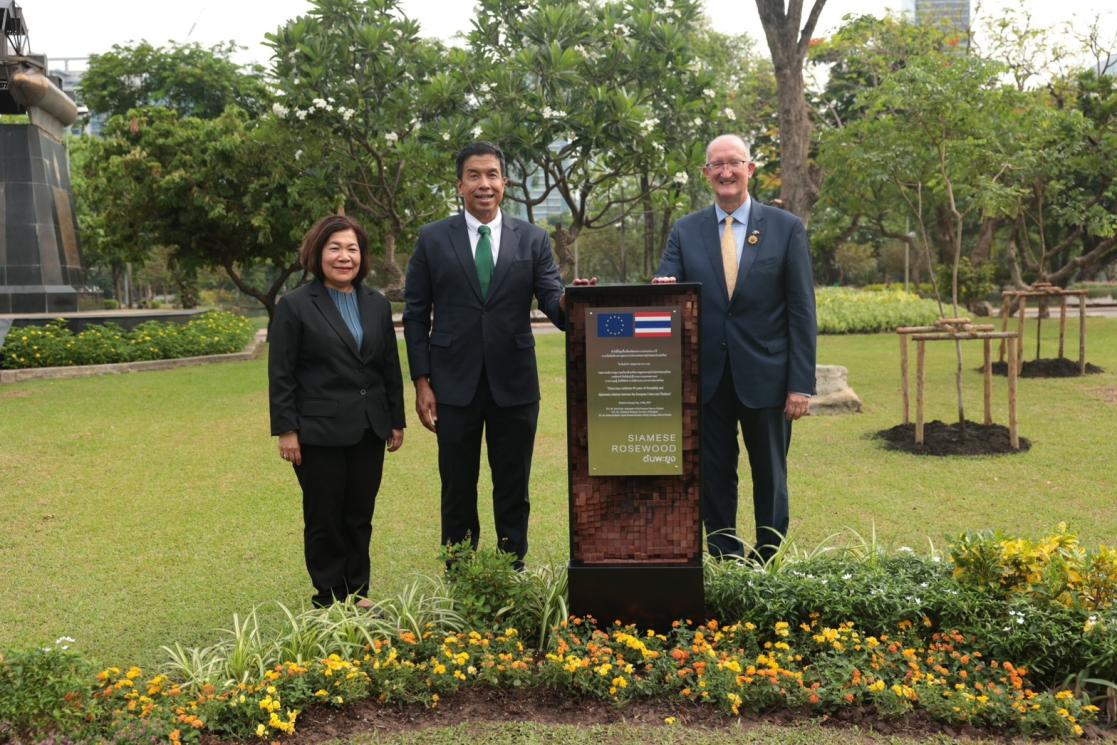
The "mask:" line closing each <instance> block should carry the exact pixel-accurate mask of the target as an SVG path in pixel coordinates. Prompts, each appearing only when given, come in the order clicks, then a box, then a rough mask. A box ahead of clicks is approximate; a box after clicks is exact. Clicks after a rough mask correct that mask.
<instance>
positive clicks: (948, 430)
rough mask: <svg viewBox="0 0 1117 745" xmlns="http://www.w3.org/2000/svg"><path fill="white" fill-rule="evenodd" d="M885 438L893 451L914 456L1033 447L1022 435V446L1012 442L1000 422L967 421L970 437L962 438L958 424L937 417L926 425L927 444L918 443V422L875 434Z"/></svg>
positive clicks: (925, 436)
mask: <svg viewBox="0 0 1117 745" xmlns="http://www.w3.org/2000/svg"><path fill="white" fill-rule="evenodd" d="M873 437H874V438H876V439H880V440H884V442H885V447H887V448H888V449H889V450H902V451H904V452H905V453H912V454H913V455H1002V454H1005V453H1022V452H1024V451H1025V450H1028V449H1029V448H1031V447H1032V443H1030V442H1029V441H1028V440H1026V439H1025V438H1023V437H1021V438H1020V449H1019V450H1014V449H1013V447H1012V445H1011V444H1010V443H1009V438H1008V427H1005V426H1003V425H1000V424H978V423H977V422H971V421H969V420H968V419H967V420H966V436H965V437H962V435H961V433H960V432H959V430H958V424H957V423H954V424H946V423H944V422H941V421H939V420H938V419H936V420H935V421H933V422H925V423H924V425H923V444H922V445H916V444H915V424H914V423H913V424H897V425H896V426H895V427H893V428H891V429H882V430H881V431H880V432H877V433H875V434H874V435H873Z"/></svg>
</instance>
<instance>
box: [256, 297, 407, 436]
mask: <svg viewBox="0 0 1117 745" xmlns="http://www.w3.org/2000/svg"><path fill="white" fill-rule="evenodd" d="M355 292H356V293H357V305H358V308H359V309H360V314H361V324H362V326H363V327H364V342H363V343H362V344H361V347H360V349H358V348H357V342H356V341H355V340H354V339H353V334H352V333H350V331H349V328H348V327H347V326H346V325H345V321H344V320H342V318H341V313H340V312H339V311H338V309H337V306H336V305H334V302H333V300H332V299H331V298H330V294H329V292H328V291H327V290H326V287H325V285H323V284H322V283H321V282H320V281H315V282H312V283H310V284H307V285H303V286H302V287H299V288H298V289H296V290H293V291H292V292H289V293H287V294H286V295H284V296H283V297H282V299H281V300H280V302H279V304H278V305H276V308H275V317H274V318H273V319H272V322H271V329H270V330H269V332H268V342H269V350H268V383H269V385H268V393H269V398H270V402H271V432H272V434H273V435H281V434H283V433H285V432H291V431H297V432H298V433H299V442H300V444H306V445H327V446H335V447H343V446H347V445H355V444H356V443H357V442H359V441H360V439H361V437H362V436H363V434H364V431H365V430H366V429H371V430H372V431H373V432H374V433H376V436H377V437H379V438H381V439H383V440H387V439H388V437H390V436H391V433H392V430H393V429H403V427H404V425H405V420H404V414H403V376H402V374H401V373H400V366H399V350H398V349H397V347H396V333H395V328H394V327H393V326H392V307H391V305H390V304H389V303H388V300H387V298H385V297H384V296H383V295H381V294H380V293H379V292H376V291H375V290H371V289H369V288H367V287H362V286H358V287H357V288H356V289H355Z"/></svg>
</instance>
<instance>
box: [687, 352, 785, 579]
mask: <svg viewBox="0 0 1117 745" xmlns="http://www.w3.org/2000/svg"><path fill="white" fill-rule="evenodd" d="M783 408H784V407H783V406H774V407H770V408H763V409H750V408H749V407H747V406H745V405H744V404H742V403H741V401H740V399H738V398H737V393H736V391H735V390H734V388H733V376H732V374H731V373H730V369H729V365H728V364H726V366H725V371H724V372H723V373H722V377H721V382H720V383H719V384H718V389H717V392H716V393H715V394H714V397H713V399H711V400H710V401H709V403H706V404H704V405H703V407H702V435H701V439H702V523H703V524H704V525H705V526H706V543H707V545H708V546H709V549H710V554H711V555H712V556H716V557H721V556H730V557H738V558H743V557H744V546H743V544H742V543H741V540H740V539H739V538H738V537H737V494H738V480H737V461H738V460H739V458H740V446H739V445H738V442H737V425H738V424H740V427H741V434H742V437H743V439H744V441H745V450H746V451H748V456H749V467H750V468H751V471H752V507H753V517H754V518H755V521H756V545H755V548H754V550H753V558H756V559H758V560H760V561H766V560H767V559H768V558H769V557H771V556H772V555H773V554H774V553H775V552H776V549H777V548H779V545H780V542H781V540H782V539H783V537H784V536H786V535H787V528H788V525H789V523H790V512H789V506H788V495H787V452H788V449H789V448H790V447H791V422H789V421H787V419H786V417H785V416H784V412H783Z"/></svg>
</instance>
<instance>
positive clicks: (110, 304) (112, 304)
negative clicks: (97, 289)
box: [105, 298, 120, 310]
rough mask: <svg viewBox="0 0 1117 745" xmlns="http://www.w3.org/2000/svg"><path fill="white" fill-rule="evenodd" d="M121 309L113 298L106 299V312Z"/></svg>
mask: <svg viewBox="0 0 1117 745" xmlns="http://www.w3.org/2000/svg"><path fill="white" fill-rule="evenodd" d="M119 307H120V303H119V302H117V301H116V300H113V299H112V298H105V310H116V309H117V308H119Z"/></svg>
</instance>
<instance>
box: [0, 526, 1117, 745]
mask: <svg viewBox="0 0 1117 745" xmlns="http://www.w3.org/2000/svg"><path fill="white" fill-rule="evenodd" d="M978 547H979V548H978ZM834 553H835V554H838V553H840V555H834V556H829V555H826V554H825V553H823V554H821V555H814V556H812V557H809V558H796V557H795V556H791V555H785V556H784V557H782V561H779V560H777V562H776V563H774V564H772V565H770V566H769V567H767V568H764V569H755V568H750V567H746V566H739V565H733V564H713V565H710V567H709V568H708V573H707V585H708V602H709V609H710V610H711V612H713V613H721V614H723V617H732V616H745V617H746V618H742V619H741V620H739V621H737V622H735V623H731V624H722V623H719V622H718V621H715V620H708V621H706V622H705V623H703V624H700V625H696V626H695V625H690V624H688V623H685V622H677V623H676V624H675V625H674V627H673V628H672V629H669V630H663V631H661V632H658V633H657V632H656V631H650V630H642V629H636V628H634V627H631V626H623V625H621V624H620V623H619V622H617V623H613V624H598V623H595V622H594V621H593V619H588V618H569V617H565V618H564V620H562V621H560V622H559V623H556V624H553V625H551V626H549V627H542V626H539V627H537V626H536V625H535V624H534V623H527V626H528V627H530V628H533V629H535V630H534V631H533V630H529V629H528V628H525V631H524V633H521V632H520V631H519V630H517V629H516V628H512V627H509V626H506V625H504V624H503V623H502V621H504V620H507V619H509V618H512V617H515V616H517V615H518V616H519V619H520V621H521V622H522V623H523V622H529V621H530V619H531V618H532V617H537V616H539V614H543V615H544V616H545V615H546V614H547V613H550V612H553V611H554V610H555V609H561V608H562V607H563V602H562V600H561V597H562V594H563V593H562V592H556V590H561V589H562V588H563V587H564V582H565V578H564V577H563V576H562V574H561V572H558V571H556V570H554V569H553V568H541V569H536V570H534V571H531V572H526V573H522V574H521V573H517V572H515V571H513V570H512V568H511V559H510V558H509V557H507V556H505V555H500V554H491V553H486V552H481V553H479V554H476V555H474V556H473V557H467V556H462V555H460V554H459V555H458V559H457V561H458V563H457V564H456V565H455V568H454V570H452V571H451V573H450V575H449V579H448V583H446V582H444V581H443V580H439V579H425V580H420V581H418V582H417V583H416V584H415V585H413V586H412V587H411V588H409V589H408V590H406V591H405V592H403V593H401V594H400V595H398V596H396V597H393V598H386V599H384V600H382V601H380V603H379V604H378V609H377V610H378V612H377V613H375V614H370V613H368V612H366V611H363V610H361V609H359V608H356V607H355V606H354V605H352V604H339V605H335V606H333V607H332V608H329V609H324V610H307V611H304V612H302V613H301V614H295V613H288V621H289V623H288V627H287V628H285V629H284V630H282V631H280V632H278V633H277V634H276V635H275V636H274V637H271V638H268V637H267V636H266V635H265V634H263V633H262V632H261V630H260V629H259V627H258V626H256V623H255V614H250V616H249V618H247V619H245V620H244V621H243V622H241V621H238V620H235V622H234V630H233V631H232V632H230V634H229V636H228V638H227V639H225V640H223V641H222V642H219V643H217V644H215V645H214V646H212V647H208V648H204V649H199V650H183V649H181V648H179V647H177V646H176V647H175V648H173V649H168V652H169V659H170V661H169V662H168V664H167V665H166V667H165V669H162V670H160V671H158V672H156V673H154V674H149V673H145V672H144V671H143V670H140V669H139V668H128V669H125V668H120V667H110V668H108V669H106V670H102V671H100V672H95V671H92V670H90V669H89V667H88V664H87V663H86V662H84V661H83V660H82V658H81V657H80V656H79V655H77V654H75V653H74V652H72V651H70V650H69V649H68V648H67V644H66V643H64V642H68V641H69V640H59V642H57V643H56V644H55V645H51V646H49V647H47V648H45V649H37V650H29V651H15V652H9V653H8V654H7V656H6V657H5V656H0V738H3V736H4V735H5V728H7V734H14V735H15V736H16V737H17V738H23V739H34V738H36V737H41V736H44V735H46V734H47V733H52V732H60V733H63V734H65V735H67V736H73V737H79V738H85V739H97V738H99V737H103V738H108V739H114V740H115V741H133V740H138V739H144V738H150V737H154V738H157V739H160V740H170V741H171V742H175V743H178V742H186V741H198V740H199V739H200V737H201V734H202V733H203V732H212V733H216V734H218V735H222V736H231V737H238V738H248V739H252V738H256V737H262V738H275V737H281V736H283V735H288V734H291V733H293V732H295V730H296V729H297V727H298V726H299V717H300V714H301V712H303V711H304V710H305V709H306V708H307V707H310V706H326V707H343V706H345V705H347V704H349V703H352V702H354V701H358V700H366V699H372V700H375V701H378V702H380V703H382V704H422V705H426V706H432V707H435V706H438V705H439V701H440V700H441V698H442V697H444V696H446V695H447V694H451V693H455V692H461V691H467V690H471V689H476V688H486V687H487V688H531V687H546V688H548V689H550V690H552V691H554V692H559V693H567V694H569V695H572V696H581V697H590V698H594V699H599V700H603V701H609V702H612V703H614V704H616V705H617V706H623V705H625V704H627V703H629V702H632V701H635V700H640V699H643V700H648V699H651V700H662V701H668V702H675V704H676V705H678V706H682V707H684V708H685V707H689V706H695V707H707V706H708V707H713V708H715V709H717V710H719V711H721V712H723V713H724V714H725V715H727V716H748V715H753V714H757V713H761V712H769V711H774V710H781V709H793V710H797V711H802V712H804V714H805V715H807V716H817V715H831V714H839V715H840V713H841V712H842V711H843V710H846V709H854V710H858V711H860V712H868V713H870V714H871V715H872V716H876V717H880V718H896V717H902V716H905V715H907V714H908V713H911V712H921V713H922V714H923V715H924V716H926V717H929V718H931V719H934V720H936V721H939V722H943V723H944V724H949V725H958V724H966V725H972V726H978V727H986V728H991V729H996V730H997V731H999V732H1000V731H1006V730H1007V731H1013V732H1018V733H1021V734H1041V735H1054V736H1060V737H1065V736H1077V735H1082V734H1084V729H1083V723H1086V722H1090V721H1093V720H1096V719H1097V717H1098V715H1099V708H1098V704H1099V703H1105V704H1107V705H1108V706H1112V704H1113V699H1114V696H1113V693H1112V691H1113V687H1112V684H1110V683H1106V682H1105V681H1104V680H1102V678H1105V677H1109V678H1110V679H1113V678H1114V677H1117V676H1115V673H1117V656H1115V655H1114V651H1115V650H1117V614H1115V609H1114V604H1113V593H1112V590H1113V588H1114V587H1115V586H1117V574H1106V575H1104V576H1103V575H1102V571H1103V567H1104V566H1106V565H1107V564H1106V562H1108V561H1109V558H1110V557H1111V556H1112V552H1111V551H1110V550H1109V549H1106V548H1105V547H1101V548H1099V549H1098V550H1096V551H1085V550H1083V549H1081V548H1079V547H1078V546H1077V542H1076V541H1075V540H1074V537H1073V536H1072V535H1071V534H1069V533H1068V532H1067V531H1066V530H1065V529H1063V528H1060V530H1059V531H1058V532H1057V533H1056V534H1055V535H1053V536H1049V537H1047V538H1045V539H1043V540H1041V541H1035V542H1032V541H1022V540H1020V539H1012V538H1008V537H1004V536H998V535H996V534H976V535H970V536H964V537H961V538H959V540H958V541H956V542H955V543H954V544H953V546H952V550H951V553H952V557H953V558H952V559H950V560H938V561H936V557H935V556H931V557H927V558H924V557H917V556H915V555H913V554H912V553H911V552H910V551H900V552H897V553H895V554H887V553H885V552H882V551H878V550H849V549H847V550H846V551H844V552H834ZM975 556H984V557H985V564H984V565H983V566H984V567H985V568H986V569H988V568H989V567H992V566H1000V567H1001V568H1002V569H1004V570H1005V572H1004V573H1003V574H1002V575H1001V576H1002V577H1003V578H1004V581H1001V580H998V582H997V583H996V586H992V587H991V586H990V585H989V583H988V573H987V572H986V573H982V572H978V571H976V567H977V563H976V559H975V558H974V557H975ZM501 572H504V574H501ZM1060 573H1063V574H1062V580H1060V578H1059V577H1060ZM490 580H495V581H496V584H497V585H499V586H501V587H502V588H503V590H502V592H504V593H505V594H506V595H507V596H508V597H510V598H514V600H512V601H511V603H506V604H504V605H500V606H497V605H494V604H492V603H490V602H487V600H491V598H487V597H485V596H483V595H479V594H478V592H477V590H478V589H480V590H481V591H482V593H484V592H487V587H488V586H489V585H488V582H489V581H490ZM1066 580H1072V581H1070V582H1068V581H1066ZM1049 583H1054V584H1053V585H1051V586H1055V585H1057V586H1058V587H1059V588H1061V591H1060V592H1059V593H1052V592H1049V591H1048V590H1047V589H1044V588H1045V587H1048V585H1049ZM731 588H736V589H735V590H731ZM874 589H875V590H876V592H874ZM544 590H547V591H544ZM1099 590H1104V592H1099ZM541 599H542V600H543V602H542V603H539V602H538V601H540V600H541ZM737 604H739V605H737ZM516 606H519V607H516ZM740 607H744V608H745V609H746V610H745V611H743V612H731V611H730V609H731V608H740ZM529 608H530V609H531V610H529ZM459 610H460V611H463V612H459ZM726 613H730V614H731V615H724V614H726ZM843 618H844V620H839V619H843ZM853 619H856V620H853ZM467 626H473V628H468V627H467ZM1086 670H1089V671H1090V676H1093V677H1088V676H1087V675H1085V671H1086Z"/></svg>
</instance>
